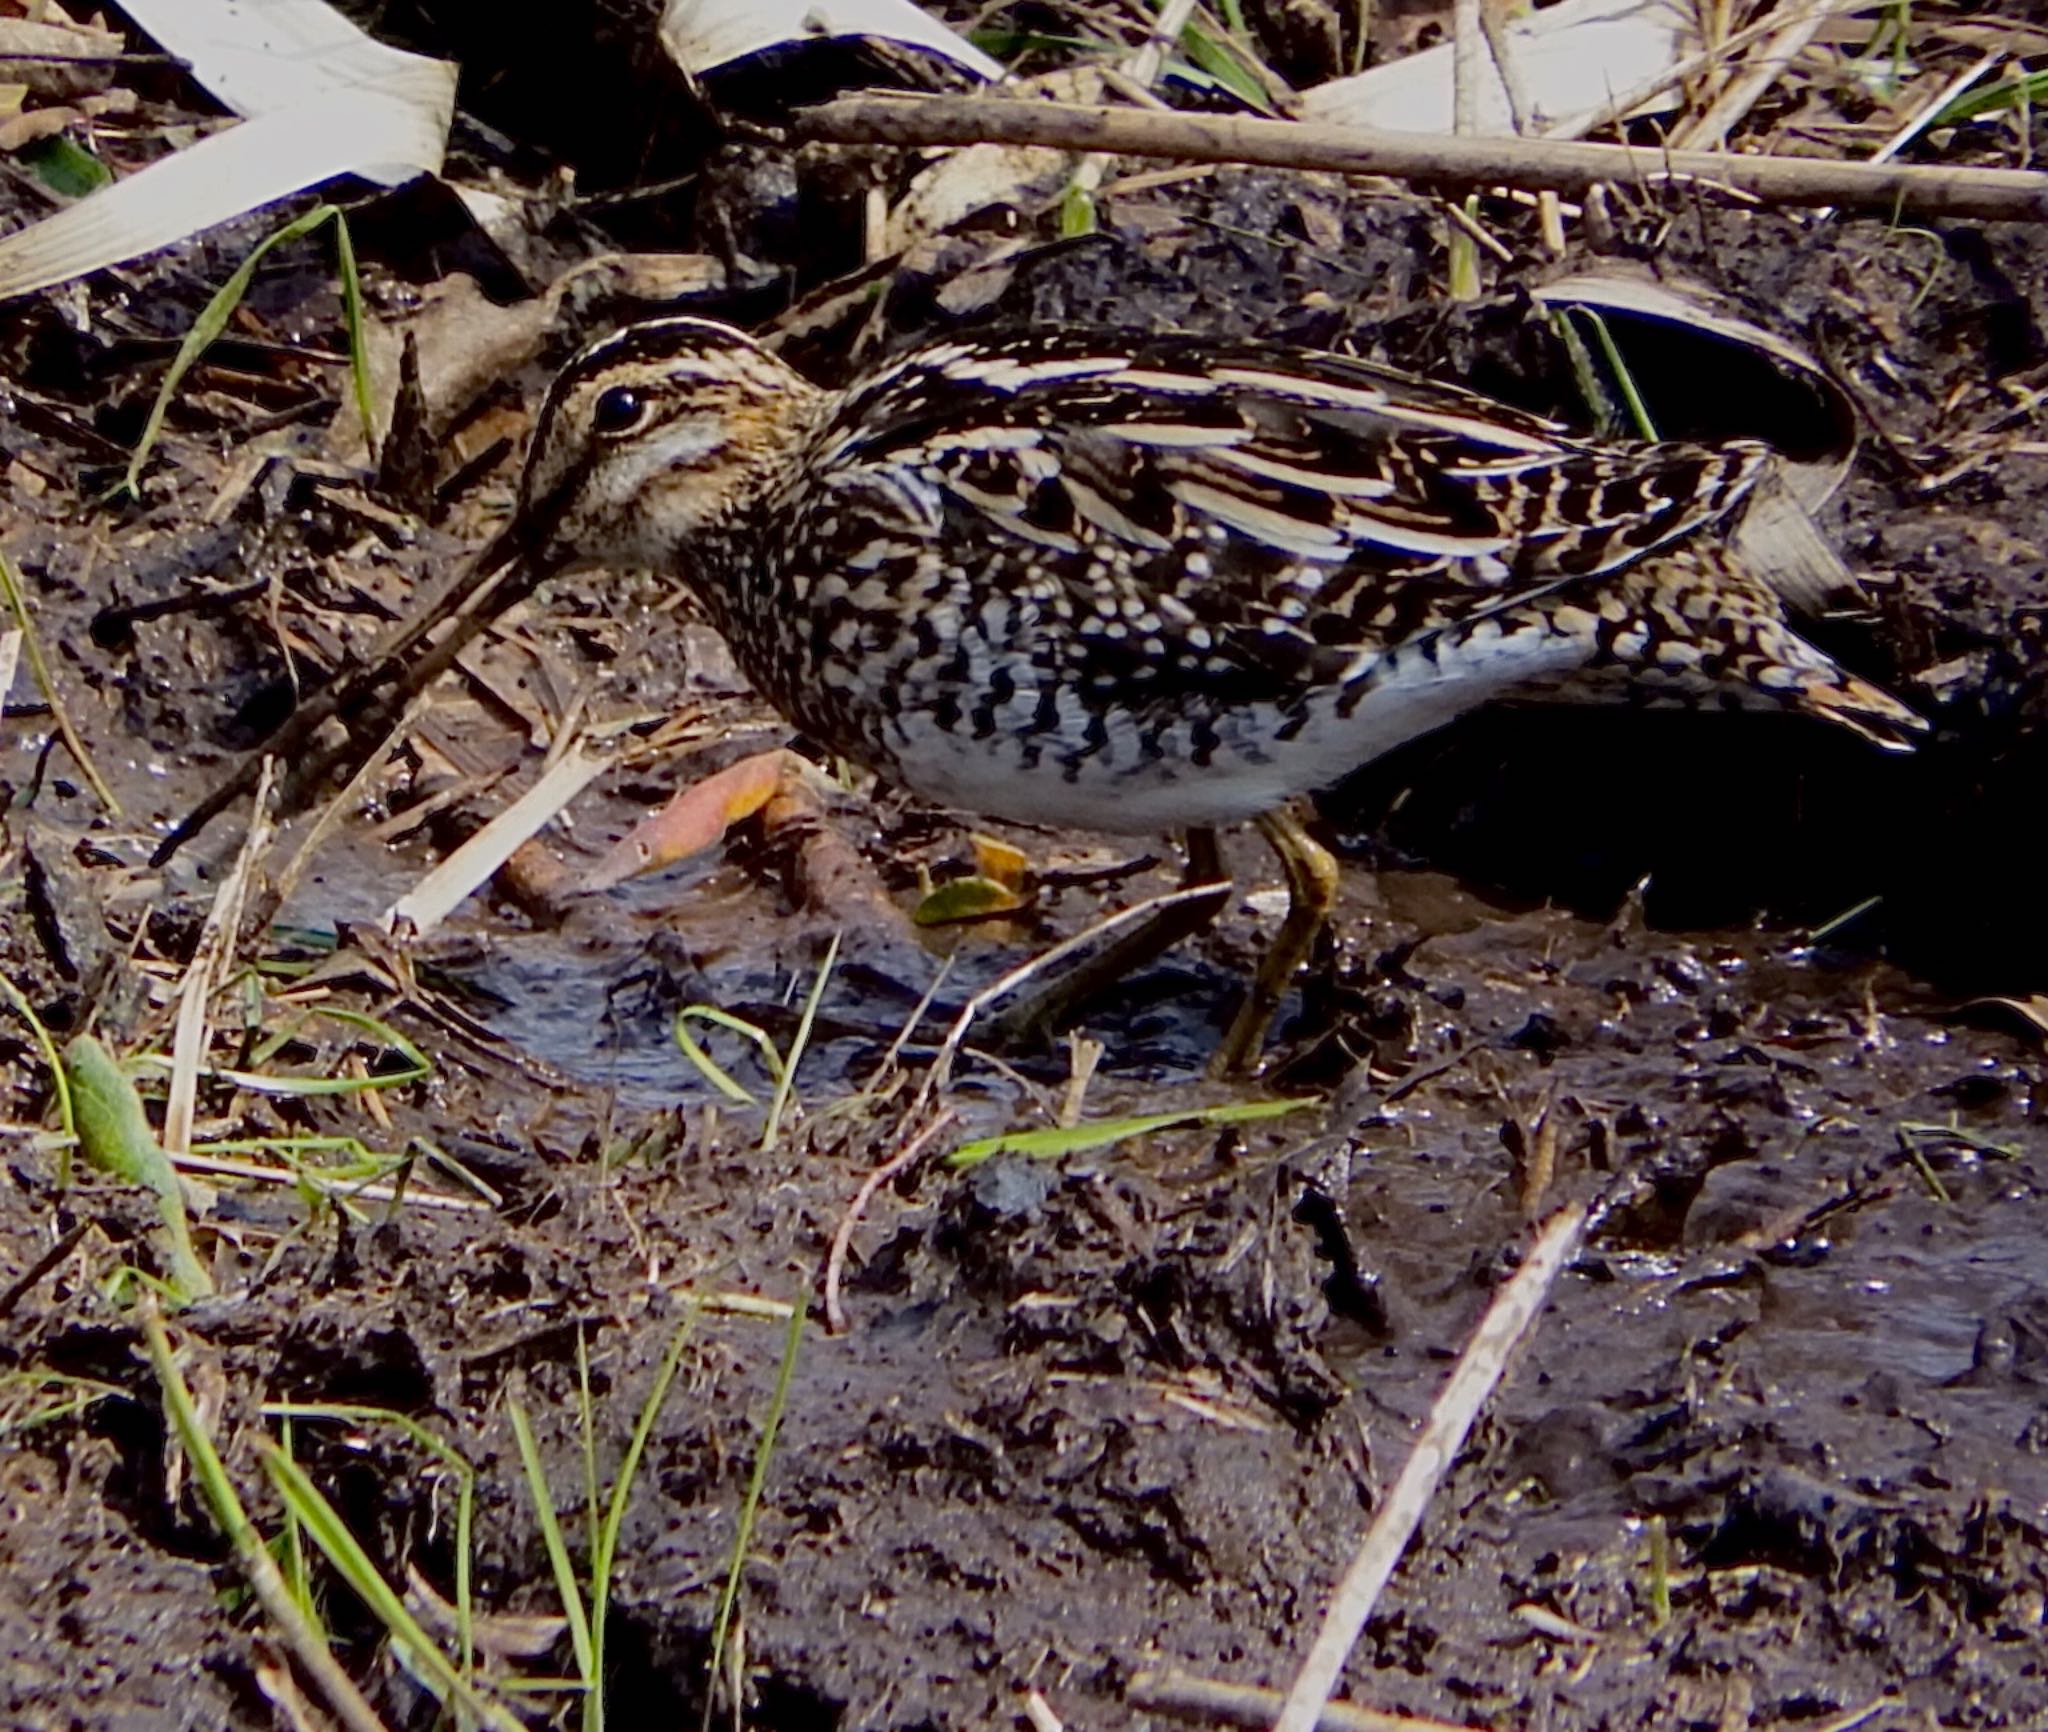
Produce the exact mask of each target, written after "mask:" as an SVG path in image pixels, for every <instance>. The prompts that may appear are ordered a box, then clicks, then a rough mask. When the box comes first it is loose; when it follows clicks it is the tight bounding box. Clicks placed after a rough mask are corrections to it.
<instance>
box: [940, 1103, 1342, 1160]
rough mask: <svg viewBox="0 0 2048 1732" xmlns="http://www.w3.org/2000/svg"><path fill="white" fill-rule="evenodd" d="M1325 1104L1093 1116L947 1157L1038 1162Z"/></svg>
mask: <svg viewBox="0 0 2048 1732" xmlns="http://www.w3.org/2000/svg"><path fill="white" fill-rule="evenodd" d="M1322 1104H1323V1103H1322V1102H1321V1101H1319V1100H1316V1099H1315V1098H1313V1097H1312V1096H1308V1095H1300V1096H1296V1097H1295V1098H1294V1099H1292V1100H1281V1101H1232V1102H1230V1103H1229V1104H1228V1105H1225V1106H1220V1107H1190V1108H1189V1109H1187V1110H1186V1111H1185V1112H1177V1113H1138V1114H1136V1115H1134V1116H1132V1117H1130V1118H1124V1119H1092V1120H1090V1121H1089V1122H1088V1123H1086V1124H1079V1125H1054V1126H1051V1127H1049V1128H1048V1129H1045V1130H1038V1131H1007V1132H1005V1133H1004V1134H1003V1135H1002V1136H999V1137H982V1138H979V1139H977V1140H976V1141H974V1142H971V1143H962V1144H961V1145H960V1146H959V1147H958V1148H957V1149H955V1150H954V1151H953V1152H952V1153H951V1154H950V1155H948V1156H947V1157H946V1165H947V1166H949V1167H952V1168H955V1169H956V1170H964V1169H966V1168H968V1167H978V1166H979V1165H981V1163H982V1162H983V1161H986V1160H991V1159H993V1158H994V1157H995V1156H997V1155H1030V1156H1033V1157H1034V1158H1036V1159H1038V1160H1046V1161H1050V1160H1057V1159H1058V1158H1059V1157H1060V1156H1062V1155H1079V1154H1085V1153H1087V1152H1088V1151H1089V1150H1091V1149H1106V1148H1109V1147H1110V1146H1111V1145H1113V1144H1115V1143H1121V1142H1124V1141H1126V1140H1127V1139H1128V1138H1131V1137H1142V1136H1147V1135H1149V1134H1150V1133H1151V1132H1153V1131H1174V1130H1181V1129H1183V1128H1185V1127H1187V1126H1190V1125H1250V1124H1257V1123H1259V1122H1260V1121H1261V1120H1263V1119H1277V1118H1281V1117H1283V1116H1284V1115H1286V1114H1288V1113H1298V1112H1301V1111H1302V1110H1304V1109H1305V1108H1308V1107H1317V1106H1321V1105H1322Z"/></svg>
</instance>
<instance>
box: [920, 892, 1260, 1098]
mask: <svg viewBox="0 0 2048 1732" xmlns="http://www.w3.org/2000/svg"><path fill="white" fill-rule="evenodd" d="M1219 888H1221V889H1224V890H1228V889H1229V885H1228V884H1224V885H1222V886H1218V885H1215V884H1191V885H1189V886H1187V887H1186V888H1185V889H1181V890H1172V891H1168V892H1167V894H1166V895H1164V896H1155V897H1153V898H1152V900H1151V901H1149V902H1136V903H1133V904H1132V905H1131V906H1130V907H1129V908H1122V909H1119V910H1118V911H1117V912H1116V913H1114V914H1112V915H1111V916H1110V917H1109V918H1108V919H1107V920H1101V921H1097V922H1096V924H1095V925H1093V926H1090V927H1087V928H1085V929H1083V930H1082V931H1080V932H1076V933H1075V934H1074V935H1073V936H1072V937H1071V938H1062V939H1061V940H1060V941H1059V943H1057V944H1055V945H1054V946H1053V947H1052V948H1051V949H1050V950H1045V951H1041V952H1040V953H1039V954H1038V955H1036V956H1034V957H1032V958H1031V960H1030V961H1029V962H1025V963H1020V964H1019V965H1018V966H1017V967H1015V968H1013V969H1011V970H1010V972H1009V973H1008V974H1006V975H1004V976H1003V977H1002V978H1001V979H1000V980H997V981H994V982H992V983H991V984H990V985H988V986H984V987H983V988H982V989H981V990H980V991H979V992H977V993H976V994H975V995H974V996H973V997H972V998H970V999H969V1000H968V1001H967V1002H966V1003H965V1004H964V1005H962V1006H961V1007H960V1014H959V1015H958V1016H956V1017H955V1018H954V1019H953V1026H952V1027H951V1028H949V1029H948V1030H947V1031H946V1038H945V1039H944V1040H943V1041H941V1042H940V1043H939V1051H938V1056H937V1057H936V1058H934V1059H933V1060H932V1066H931V1069H930V1070H928V1071H926V1072H925V1074H924V1081H923V1083H921V1084H920V1085H919V1087H918V1091H917V1098H916V1099H915V1100H914V1101H913V1102H912V1103H911V1107H910V1111H909V1112H908V1113H906V1114H905V1115H904V1117H905V1119H906V1120H909V1119H914V1118H916V1117H917V1115H918V1114H919V1113H921V1112H923V1111H924V1109H925V1107H926V1105H927V1104H928V1103H929V1102H930V1100H931V1098H932V1096H933V1095H935V1094H937V1093H938V1092H939V1090H941V1089H943V1088H944V1087H945V1086H946V1084H947V1082H948V1081H950V1080H951V1078H952V1074H953V1060H954V1059H955V1058H957V1057H958V1056H959V1053H960V1048H961V1045H962V1043H963V1042H965V1040H966V1039H967V1031H968V1029H969V1028H971V1027H972V1026H973V1025H974V1019H975V1018H976V1017H978V1016H980V1015H981V1013H982V1012H983V1011H985V1010H987V1009H988V1007H989V1006H990V1005H992V1004H996V1003H999V1002H1001V1001H1002V1000H1003V999H1005V998H1008V997H1009V996H1010V994H1011V993H1013V992H1015V991H1016V990H1017V988H1018V987H1020V986H1022V985H1024V984H1025V982H1027V981H1029V980H1032V979H1034V978H1035V977H1036V976H1038V975H1039V974H1042V973H1043V972H1044V971H1045V970H1046V969H1048V968H1051V967H1052V966H1053V965H1054V964H1055V963H1060V962H1064V961H1065V960H1066V959H1067V958H1068V957H1070V956H1072V955H1073V954H1074V953H1075V952H1076V951H1080V950H1085V949H1087V948H1088V947H1089V946H1090V945H1093V944H1096V943H1098V942H1099V941H1101V940H1102V939H1105V938H1107V937H1109V936H1110V935H1111V934H1112V933H1115V932H1122V931H1124V930H1126V929H1127V928H1129V927H1132V926H1135V925H1137V924H1138V923H1139V922H1140V921H1141V920H1146V919H1149V918H1150V917H1151V916H1152V915H1155V914H1163V913H1165V912H1166V910H1168V909H1169V908H1178V907H1179V906H1180V905H1181V904H1182V903H1184V902H1198V901H1201V900H1203V899H1205V898H1209V897H1213V896H1215V895H1216V893H1217V891H1218V889H1219Z"/></svg>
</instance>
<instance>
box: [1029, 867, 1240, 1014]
mask: <svg viewBox="0 0 2048 1732" xmlns="http://www.w3.org/2000/svg"><path fill="white" fill-rule="evenodd" d="M1187 844H1188V863H1187V870H1186V871H1184V872H1183V873H1182V874H1181V880H1180V881H1181V888H1182V889H1183V890H1194V889H1199V888H1203V887H1213V888H1214V890H1215V892H1216V894H1215V895H1214V896H1209V897H1196V898H1193V899H1191V900H1189V901H1186V902H1178V903H1175V904H1174V905H1173V906H1172V907H1170V908H1162V909H1161V910H1160V911H1159V912H1158V913H1157V914H1155V915H1153V916H1152V918H1151V919H1150V920H1146V921H1141V922H1140V923H1139V924H1138V925H1137V926H1135V927H1133V928H1132V929H1131V930H1130V931H1129V932H1126V933H1124V934H1123V935H1122V936H1121V937H1120V938H1118V939H1117V940H1115V942H1113V943H1112V944H1110V945H1109V946H1107V947H1106V948H1105V949H1103V950H1101V951H1099V952H1098V953H1097V954H1095V955H1094V956H1091V957H1089V958H1088V959H1087V960H1086V961H1085V962H1081V963H1078V964H1076V965H1075V966H1074V967H1073V968H1070V969H1068V970H1067V972H1066V973H1064V974H1062V975H1060V976H1059V977H1058V978H1057V979H1055V980H1053V981H1051V982H1049V983H1048V984H1047V985H1046V986H1044V987H1042V988H1041V989H1040V990H1038V991H1037V992H1032V993H1027V994H1026V995H1025V996H1024V997H1023V998H1022V999H1020V1000H1019V1001H1018V1002H1017V1003H1016V1004H1015V1005H1014V1006H1012V1007H1011V1008H1010V1009H1008V1010H1006V1011H1003V1012H1002V1013H1001V1014H1000V1015H998V1016H997V1017H996V1018H995V1019H994V1023H993V1025H992V1028H991V1033H992V1034H993V1035H994V1037H995V1038H996V1039H998V1040H1014V1039H1016V1038H1017V1037H1018V1036H1020V1035H1023V1034H1026V1033H1029V1032H1030V1031H1031V1030H1033V1029H1039V1028H1057V1027H1058V1026H1059V1025H1060V1024H1061V1023H1062V1022H1064V1021H1065V1020H1066V1019H1067V1018H1068V1017H1070V1016H1071V1015H1072V1014H1073V1012H1074V1011H1075V1010H1076V1009H1078V1008H1079V1007H1080V1006H1081V1005H1082V1004H1085V1003H1086V1002H1087V1001H1088V1000H1089V999H1091V998H1093V997H1094V996H1095V995H1096V994H1097V993H1100V992H1103V991H1105V990H1107V989H1108V988H1109V987H1112V986H1114V985H1116V983H1117V982H1118V981H1120V980H1124V979H1126V978H1128V977H1129V976H1130V975H1132V974H1134V973H1135V972H1136V971H1137V970H1139V969H1141V968H1143V967H1144V966H1145V965H1146V964H1147V963H1149V962H1151V961H1152V960H1153V959H1154V958H1156V957H1159V956H1163V955H1164V954H1165V953H1166V952H1167V951H1169V950H1171V949H1172V948H1173V947H1174V946H1175V945H1176V944H1178V943H1180V942H1181V941H1182V940H1183V939H1186V938H1192V937H1193V936H1194V935H1195V934H1196V933H1197V932H1199V931H1201V930H1202V928H1203V927H1205V926H1207V925H1208V924H1209V923H1210V922H1211V921H1212V920H1214V919H1215V918H1216V916H1217V915H1218V914H1220V913H1221V912H1222V911H1223V905H1224V903H1225V902H1226V901H1228V900H1229V898H1230V880H1229V879H1228V878H1227V877H1225V876H1224V873H1223V858H1222V855H1221V854H1220V853H1219V852H1218V850H1217V847H1216V832H1215V831H1214V830H1190V831H1189V832H1188V833H1187Z"/></svg>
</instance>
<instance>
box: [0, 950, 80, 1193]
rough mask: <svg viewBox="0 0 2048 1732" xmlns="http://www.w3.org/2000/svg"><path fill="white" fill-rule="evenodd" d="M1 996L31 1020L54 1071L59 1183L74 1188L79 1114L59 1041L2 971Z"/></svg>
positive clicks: (60, 1186) (39, 1045)
mask: <svg viewBox="0 0 2048 1732" xmlns="http://www.w3.org/2000/svg"><path fill="white" fill-rule="evenodd" d="M0 998H4V999H5V1000H6V1001H7V1002H8V1004H9V1005H10V1006H12V1007H13V1010H14V1014H15V1015H16V1016H18V1017H20V1018H21V1020H22V1021H23V1022H25V1023H27V1024H28V1031H29V1033H30V1034H31V1035H33V1036H34V1037H35V1043H36V1050H37V1051H38V1052H40V1053H41V1054H42V1055H43V1063H44V1064H45V1065H46V1066H47V1067H48V1069H49V1072H50V1092H51V1093H52V1094H53V1095H55V1096H56V1097H57V1122H58V1123H59V1124H60V1125H62V1126H63V1127H64V1138H65V1141H64V1147H63V1149H62V1151H61V1152H60V1153H59V1154H58V1157H57V1187H58V1189H59V1190H69V1189H70V1188H71V1150H72V1146H73V1145H74V1144H75V1143H76V1142H77V1141H78V1117H77V1114H76V1113H75V1111H74V1110H73V1108H72V1105H71V1079H70V1077H68V1076H66V1075H65V1074H64V1064H63V1061H62V1060H61V1059H59V1058H58V1056H57V1043H56V1042H55V1041H54V1040H52V1039H51V1038H50V1031H49V1030H48V1029H47V1028H45V1027H44V1026H43V1019H42V1018H41V1017H39V1016H38V1015H36V1007H35V1006H34V1005H32V1004H30V1003H29V1001H28V995H27V994H26V993H24V992H23V991H22V990H21V988H20V987H18V986H16V985H15V984H14V982H13V981H11V980H9V979H8V978H7V976H6V975H4V974H0Z"/></svg>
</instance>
